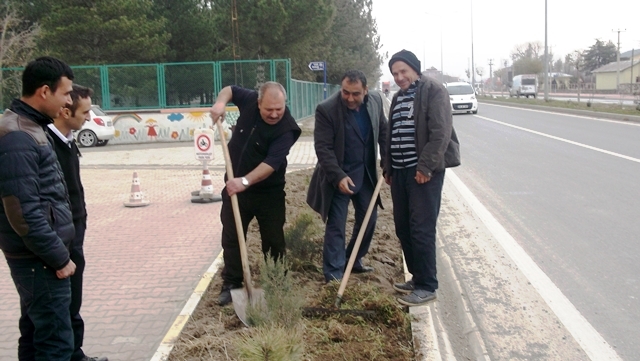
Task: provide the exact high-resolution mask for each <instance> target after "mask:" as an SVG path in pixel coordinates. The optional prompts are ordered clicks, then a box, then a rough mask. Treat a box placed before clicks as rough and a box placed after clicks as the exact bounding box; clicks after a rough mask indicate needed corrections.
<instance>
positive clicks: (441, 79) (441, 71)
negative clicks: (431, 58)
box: [440, 26, 444, 83]
mask: <svg viewBox="0 0 640 361" xmlns="http://www.w3.org/2000/svg"><path fill="white" fill-rule="evenodd" d="M440 82H441V83H444V63H443V62H442V26H440Z"/></svg>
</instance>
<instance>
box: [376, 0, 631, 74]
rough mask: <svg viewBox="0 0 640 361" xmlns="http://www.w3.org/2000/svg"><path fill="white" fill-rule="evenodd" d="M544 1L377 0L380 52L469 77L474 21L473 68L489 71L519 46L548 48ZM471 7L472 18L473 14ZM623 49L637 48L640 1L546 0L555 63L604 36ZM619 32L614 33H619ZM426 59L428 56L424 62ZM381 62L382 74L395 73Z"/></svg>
mask: <svg viewBox="0 0 640 361" xmlns="http://www.w3.org/2000/svg"><path fill="white" fill-rule="evenodd" d="M544 7H545V6H544V1H543V0H533V1H513V0H448V1H433V0H431V1H427V0H373V14H374V17H375V18H376V21H377V24H378V34H379V35H380V38H381V43H382V51H383V52H388V53H389V57H390V56H391V55H393V53H395V52H397V51H399V50H401V49H407V50H411V51H413V52H414V53H415V54H416V56H418V58H419V59H420V60H421V61H422V63H423V64H422V68H423V69H425V68H428V67H431V66H434V67H436V68H437V69H440V68H441V52H440V49H441V46H440V45H441V41H440V39H442V60H443V61H442V63H443V64H442V65H443V66H442V68H443V69H444V72H445V74H449V75H453V76H459V77H461V78H465V79H466V75H465V69H467V68H469V64H470V60H471V36H472V31H471V19H472V18H473V53H474V60H475V64H476V67H483V68H484V75H483V78H486V77H487V75H488V74H489V59H493V63H494V64H495V65H494V66H493V70H495V69H496V66H497V67H502V66H503V64H504V61H505V60H508V61H509V63H510V60H509V59H510V57H509V55H510V54H511V52H512V51H513V49H514V48H515V47H516V46H517V45H520V44H524V43H527V42H535V41H539V42H540V44H541V45H542V49H543V50H542V51H543V52H544V33H545V32H544V19H545V9H544ZM472 8H473V16H472V11H471V10H472ZM618 29H620V30H624V29H626V31H624V32H621V33H620V48H621V52H625V51H628V50H631V49H632V48H636V49H640V1H639V0H600V1H595V0H584V1H580V0H547V35H548V45H549V51H550V52H553V53H554V56H555V58H554V60H555V59H557V58H558V57H562V59H563V60H564V56H565V55H566V54H568V53H570V52H573V51H574V50H584V49H587V48H589V47H590V46H591V45H593V44H594V43H595V39H596V38H599V39H601V40H603V41H605V42H607V41H609V40H611V41H613V42H614V43H617V41H618V33H617V30H618ZM614 30H615V31H614ZM425 60H426V61H425ZM387 61H388V58H387V59H385V62H384V64H383V66H382V79H383V80H390V79H392V76H391V74H390V72H389V67H388V66H387Z"/></svg>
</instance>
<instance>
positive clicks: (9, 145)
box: [0, 57, 76, 361]
mask: <svg viewBox="0 0 640 361" xmlns="http://www.w3.org/2000/svg"><path fill="white" fill-rule="evenodd" d="M72 80H73V71H72V70H71V68H69V66H68V65H67V64H65V63H63V62H61V61H60V60H58V59H55V58H51V57H42V58H38V59H36V60H34V61H32V62H30V63H29V64H27V66H26V68H25V70H24V73H23V74H22V97H21V98H20V99H14V100H13V101H12V103H11V106H10V108H9V109H7V110H5V112H4V114H3V116H2V118H0V197H2V208H1V209H0V249H2V252H3V253H4V256H5V258H6V260H7V264H8V265H9V269H10V270H11V277H12V278H13V282H14V283H15V285H16V289H17V290H18V294H19V296H20V311H21V316H20V320H19V328H20V339H19V340H18V359H19V360H37V361H58V360H59V361H68V360H69V359H70V358H71V354H72V352H73V333H72V330H71V318H70V317H69V305H70V302H71V291H70V281H69V277H70V276H71V275H73V273H74V272H75V269H76V265H75V264H74V262H73V261H72V260H71V259H70V258H69V250H68V248H69V245H70V244H71V241H72V240H73V236H74V228H73V221H72V217H71V210H70V209H69V202H68V199H67V191H66V189H65V184H64V180H63V176H62V172H61V171H60V166H59V165H58V161H57V159H56V154H55V152H54V151H53V149H52V147H51V143H50V139H49V137H48V135H47V132H46V131H45V129H46V127H47V124H49V123H51V121H52V118H55V117H57V116H58V115H59V114H60V112H61V111H62V108H63V107H64V106H65V105H66V104H69V103H71V98H70V96H69V94H70V93H71V90H72V87H71V86H72Z"/></svg>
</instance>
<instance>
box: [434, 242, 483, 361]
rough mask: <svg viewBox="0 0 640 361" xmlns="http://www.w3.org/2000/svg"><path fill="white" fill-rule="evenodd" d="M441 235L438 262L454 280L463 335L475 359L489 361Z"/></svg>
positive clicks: (472, 313) (444, 271) (443, 270)
mask: <svg viewBox="0 0 640 361" xmlns="http://www.w3.org/2000/svg"><path fill="white" fill-rule="evenodd" d="M439 234H440V232H438V236H437V242H438V246H437V253H438V262H439V263H440V264H441V265H442V266H443V267H442V269H441V271H442V272H443V273H446V274H447V277H449V278H451V279H452V280H453V283H452V284H451V286H452V291H453V295H452V297H453V299H454V300H457V307H456V308H457V310H458V317H457V318H458V320H460V321H461V322H462V331H463V335H464V337H466V340H467V342H468V344H469V347H470V350H471V352H472V354H473V359H474V360H478V361H480V360H485V361H489V360H491V358H490V357H489V353H488V352H487V348H486V345H485V343H484V340H483V339H482V335H481V334H480V329H479V328H478V325H477V324H476V322H475V321H474V317H473V316H474V311H473V309H472V308H471V307H469V301H468V300H467V296H466V294H465V293H464V292H463V287H464V286H463V285H462V283H461V282H460V280H459V279H458V277H457V275H456V272H455V270H454V269H453V266H452V265H451V259H450V258H449V255H447V253H446V252H445V250H444V243H443V242H442V238H441V237H440V235H439Z"/></svg>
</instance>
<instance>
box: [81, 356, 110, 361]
mask: <svg viewBox="0 0 640 361" xmlns="http://www.w3.org/2000/svg"><path fill="white" fill-rule="evenodd" d="M80 361H109V359H108V358H106V357H89V356H85V357H83V358H82V359H80Z"/></svg>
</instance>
